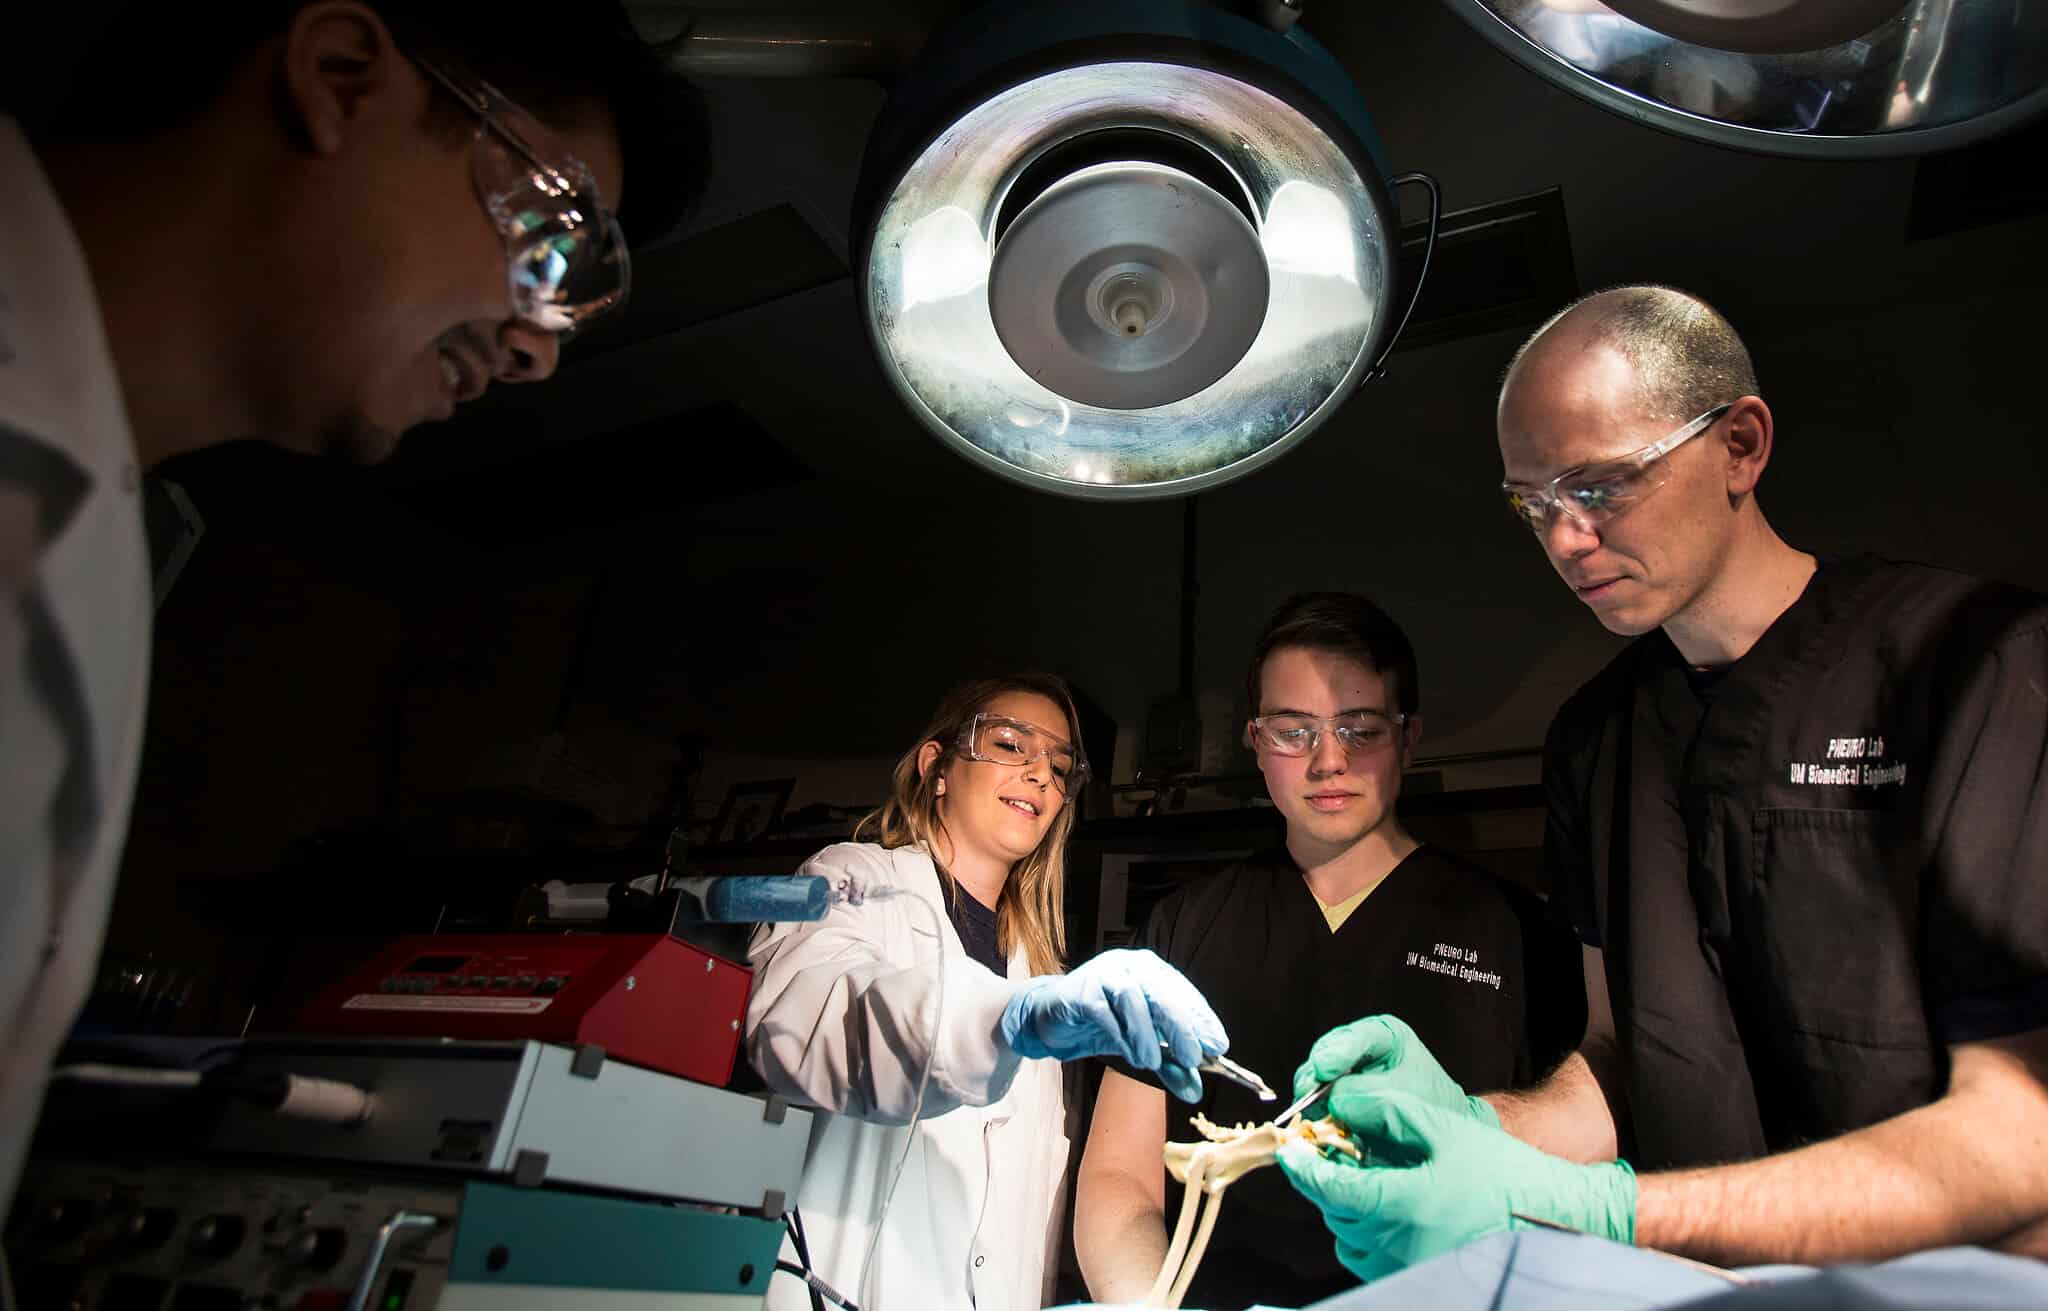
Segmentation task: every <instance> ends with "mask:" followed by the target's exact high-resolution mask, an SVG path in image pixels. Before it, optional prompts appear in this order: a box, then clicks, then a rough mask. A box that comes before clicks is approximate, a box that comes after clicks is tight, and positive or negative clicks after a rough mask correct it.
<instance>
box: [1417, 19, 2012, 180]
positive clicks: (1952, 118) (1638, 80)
mask: <svg viewBox="0 0 2048 1311" xmlns="http://www.w3.org/2000/svg"><path fill="white" fill-rule="evenodd" d="M1446 3H1448V4H1449V5H1450V7H1451V8H1452V9H1453V10H1455V11H1456V12H1457V13H1458V14H1459V15H1460V16H1461V17H1463V18H1464V19H1465V20H1466V21H1467V22H1469V23H1471V24H1472V26H1473V27H1475V28H1477V29H1478V30H1479V32H1480V33H1481V35H1483V36H1485V37H1486V38H1487V39H1488V40H1490V41H1492V42H1493V43H1494V44H1495V45H1497V46H1499V47H1500V48H1501V49H1502V50H1504V51H1506V52H1507V53H1508V54H1509V55H1510V56H1512V57H1513V58H1514V59H1515V60H1517V61H1518V62H1520V63H1521V64H1523V65H1524V66H1526V67H1528V68H1529V69H1531V70H1532V71H1534V72H1535V73H1537V74H1539V75H1540V76H1542V77H1543V78H1544V79H1545V80H1547V81H1549V82H1552V83H1555V84H1556V85H1557V86H1559V87H1561V88H1563V89H1564V90H1566V91H1569V92H1571V93H1572V94H1573V95H1575V96H1579V97H1581V98H1583V99H1586V100H1590V101H1592V102H1593V103H1594V104H1597V105H1600V106H1602V107H1604V108H1607V109H1611V110H1613V111H1615V112H1616V113H1619V114H1622V115H1624V116H1625V117H1627V118H1630V119H1633V120H1635V121H1637V122H1641V123H1647V124H1649V125H1651V126H1653V127H1660V128H1663V129H1665V130H1666V131H1669V132H1674V133H1677V134H1678V135H1680V136H1685V137H1692V138H1694V139H1696V140H1700V141H1709V142H1713V143H1714V144H1716V145H1723V146H1734V147H1737V148H1739V149H1744V150H1754V151H1760V152H1763V153H1767V154H1777V155H1800V156H1807V157H1811V158H1834V159H1870V158H1876V157H1879V156H1887V155H1912V154H1923V153H1925V152H1928V151H1932V150H1946V149H1949V148H1950V147H1954V146H1960V145H1966V144H1968V143H1970V142H1973V141H1978V140H1981V139H1983V138H1985V137H1989V136H1992V135H1994V134H1996V133H1998V132H2001V131H2004V130H2005V129H2007V128H2010V127H2015V126H2017V125H2019V124H2020V123H2022V122H2025V121H2026V120H2028V119H2030V118H2032V117H2034V116H2035V115H2037V114H2039V113H2041V112H2043V111H2044V110H2048V6H2044V5H2042V4H2041V3H2039V0H1607V2H1606V3H1604V4H1603V3H1600V0H1446Z"/></svg>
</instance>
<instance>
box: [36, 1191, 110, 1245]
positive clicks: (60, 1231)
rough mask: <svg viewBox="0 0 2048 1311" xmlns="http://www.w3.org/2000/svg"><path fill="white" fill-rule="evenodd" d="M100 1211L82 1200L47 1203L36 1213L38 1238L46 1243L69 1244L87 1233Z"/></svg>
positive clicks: (74, 1199) (70, 1199)
mask: <svg viewBox="0 0 2048 1311" xmlns="http://www.w3.org/2000/svg"><path fill="white" fill-rule="evenodd" d="M98 1209H99V1208H98V1207H96V1206H94V1205H93V1204H92V1203H91V1202H88V1201H85V1200H84V1199H82V1198H68V1199H65V1200H62V1201H55V1202H49V1203H46V1204H44V1206H43V1207H42V1208H41V1209H40V1210H39V1211H37V1213H36V1237H37V1238H38V1239H40V1240H41V1241H43V1242H45V1243H68V1242H70V1241H71V1240H72V1239H74V1238H76V1237H78V1236H79V1235H80V1234H82V1233H84V1232H85V1228H86V1226H87V1225H89V1224H91V1223H92V1217H93V1212H94V1211H96V1210H98Z"/></svg>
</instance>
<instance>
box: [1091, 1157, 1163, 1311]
mask: <svg viewBox="0 0 2048 1311" xmlns="http://www.w3.org/2000/svg"><path fill="white" fill-rule="evenodd" d="M1166 1241H1167V1240H1166V1217H1165V1216H1164V1215H1163V1214H1162V1213H1161V1212H1160V1209H1159V1203H1158V1202H1156V1201H1155V1200H1153V1198H1152V1197H1151V1196H1150V1195H1149V1194H1148V1192H1147V1190H1146V1188H1145V1186H1144V1184H1143V1183H1142V1182H1141V1181H1139V1180H1137V1179H1133V1178H1131V1177H1130V1176H1129V1175H1126V1174H1121V1173H1116V1172H1112V1171H1092V1172H1091V1171H1084V1172H1083V1173H1082V1175H1081V1178H1080V1180H1079V1186H1078V1188H1077V1189H1076V1191H1075V1195H1074V1254H1075V1255H1076V1256H1078V1257H1079V1258H1080V1260H1081V1277H1082V1278H1083V1279H1085V1280H1086V1281H1087V1282H1088V1295H1089V1296H1090V1297H1092V1298H1094V1299H1095V1300H1096V1301H1098V1302H1136V1301H1139V1300H1140V1299H1142V1298H1143V1297H1144V1296H1145V1294H1146V1293H1148V1292H1149V1291H1151V1288H1152V1281H1153V1280H1154V1279H1156V1278H1158V1276H1159V1266H1160V1264H1161V1263H1162V1262H1164V1261H1165V1260H1166Z"/></svg>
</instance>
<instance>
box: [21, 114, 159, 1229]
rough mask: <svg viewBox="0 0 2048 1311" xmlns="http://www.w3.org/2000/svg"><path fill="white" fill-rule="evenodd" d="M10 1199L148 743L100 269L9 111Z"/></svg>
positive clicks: (141, 577)
mask: <svg viewBox="0 0 2048 1311" xmlns="http://www.w3.org/2000/svg"><path fill="white" fill-rule="evenodd" d="M0 178H5V179H7V186H6V188H5V190H4V192H0V232H4V233H6V234H7V239H6V241H5V242H0V1041H4V1043H5V1047H4V1050H5V1051H6V1053H7V1055H6V1058H5V1059H4V1060H0V1211H4V1210H5V1209H6V1206H7V1202H8V1199H9V1198H10V1197H11V1196H12V1194H13V1191H14V1183H15V1179H16V1176H17V1174H18V1173H19V1171H20V1167H21V1160H22V1156H23V1154H24V1153H25V1152H26V1151H27V1148H28V1140H29V1134H30V1131H31V1130H33V1129H34V1128H35V1123H36V1116H37V1114H38V1111H39V1108H40V1107H41V1105H42V1100H43V1087H44V1084H45V1082H46V1080H47V1077H48V1074H49V1069H50V1060H51V1057H52V1056H53V1055H54V1054H55V1053H56V1050H57V1047H58V1045H59V1044H60V1043H62V1042H63V1040H64V1037H65V1035H66V1034H67V1033H68V1032H69V1031H70V1028H71V1023H72V1021H73V1020H74V1019H75V1018H76V1017H77V1015H78V1010H79V1007H80V1006H81V1005H82V1004H83V1003H84V1001H85V999H86V995H87V993H88V992H89V991H90V990H91V985H92V980H93V975H94V969H95V966H96V963H97V961H98V959H99V953H100V942H101V939H102V937H103V936H104V935H105V932H106V921H107V911H108V907H109V905H110V904H111V902H112V900H113V892H114V876H115V872H116V870H117V869H118V868H119V866H120V861H121V848H122V843H123V840H124V839H125V838H126V837H127V834H128V814H129V807H130V803H131V800H132V798H133V794H134V791H135V775H136V769H137V765H138V763H139V762H140V760H141V756H142V729H143V718H144V713H143V712H144V703H145V700H146V695H147V690H148V685H149V645H150V573H149V551H148V547H147V545H146V544H145V542H144V538H143V530H142V503H141V496H140V490H141V471H140V469H139V468H138V466H137V459H136V452H135V443H134V439H133V437H132V435H131V434H130V432H129V427H128V416H127V411H126V409H125V407H124V404H123V401H122V396H121V384H120V380H119V378H118V377H117V376H116V374H115V372H114V359H113V354H112V352H111V350H110V349H109V347H108V345H107V337H106V330H105V328H104V326H103V325H102V322H101V318H100V307H99V302H98V299H97V297H96V296H95V295H94V292H93V286H92V277H91V271H90V270H89V268H88V267H87V265H86V261H85V253H84V251H83V250H82V249H81V248H80V247H79V244H78V239H77V236H76V235H75V234H74V233H73V231H72V228H71V223H70V220H69V219H68V218H67V217H66V216H65V214H64V211H63V208H62V207H61V206H60V205H59V204H58V201H57V196H56V193H55V192H54V191H52V190H51V188H50V184H49V180H48V178H46V177H45V176H44V174H43V170H42V166H41V164H40V162H39V161H38V160H37V158H36V155H35V152H34V151H33V150H31V149H30V148H29V144H28V141H27V139H26V138H25V137H24V136H23V135H22V133H21V130H20V129H19V127H18V126H17V125H16V124H15V123H14V121H13V120H12V119H9V118H6V117H4V116H0Z"/></svg>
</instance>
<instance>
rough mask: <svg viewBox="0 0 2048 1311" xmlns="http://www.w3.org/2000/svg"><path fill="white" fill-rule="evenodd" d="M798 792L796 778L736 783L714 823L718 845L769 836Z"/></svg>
mask: <svg viewBox="0 0 2048 1311" xmlns="http://www.w3.org/2000/svg"><path fill="white" fill-rule="evenodd" d="M795 791H796V780H795V779H793V778H771V779H763V780H760V781H758V782H752V783H735V784H733V785H732V786H731V787H729V788H727V789H726V790H725V800H724V801H722V802H720V803H719V807H718V818H717V819H715V820H713V821H712V823H711V842H712V844H713V845H715V846H737V845H739V844H741V843H746V842H753V841H756V840H758V839H760V838H764V837H767V836H768V835H769V834H770V833H772V832H773V831H774V829H775V826H776V824H777V823H779V822H780V821H781V819H782V812H783V811H784V810H785V809H787V808H788V806H789V798H790V794H792V793H793V792H795Z"/></svg>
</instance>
